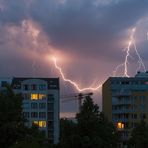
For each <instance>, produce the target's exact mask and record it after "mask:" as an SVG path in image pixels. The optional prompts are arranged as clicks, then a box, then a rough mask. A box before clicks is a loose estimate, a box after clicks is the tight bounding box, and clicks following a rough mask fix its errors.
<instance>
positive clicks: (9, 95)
mask: <svg viewBox="0 0 148 148" xmlns="http://www.w3.org/2000/svg"><path fill="white" fill-rule="evenodd" d="M24 122H25V119H24V118H23V116H22V96H21V94H14V93H13V91H12V89H11V88H10V87H9V86H7V90H6V91H4V92H1V93H0V145H1V146H2V147H3V148H8V147H14V148H25V147H34V146H33V145H35V147H36V148H38V147H43V145H44V141H45V137H44V135H43V134H42V133H41V132H40V131H39V130H38V128H37V127H34V126H33V127H32V128H28V127H25V126H24Z"/></svg>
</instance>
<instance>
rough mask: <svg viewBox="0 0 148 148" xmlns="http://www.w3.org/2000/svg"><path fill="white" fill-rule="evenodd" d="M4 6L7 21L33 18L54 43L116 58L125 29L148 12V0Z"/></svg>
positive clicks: (18, 1) (33, 1)
mask: <svg viewBox="0 0 148 148" xmlns="http://www.w3.org/2000/svg"><path fill="white" fill-rule="evenodd" d="M100 2H101V1H100ZM104 2H105V1H104ZM4 5H5V6H6V8H5V9H4V11H2V12H1V14H0V20H1V22H3V23H20V22H21V21H22V20H24V19H27V18H28V19H30V18H31V19H33V20H35V21H36V22H37V23H39V24H40V25H41V26H42V28H43V29H44V31H45V32H46V33H48V35H49V37H50V39H51V43H52V44H53V46H56V47H58V48H60V49H61V50H64V51H65V52H69V53H74V54H79V53H80V52H83V54H84V55H85V56H90V57H94V56H95V57H96V56H98V57H99V55H100V53H101V56H104V57H106V56H107V57H109V56H111V55H113V56H111V58H113V59H115V58H114V55H116V56H117V55H118V54H119V52H120V50H119V52H116V54H115V52H114V50H115V49H121V48H123V47H121V40H123V39H124V38H125V37H127V35H126V34H125V32H124V31H126V29H128V28H130V27H131V26H133V25H135V23H136V22H137V21H138V20H139V19H141V18H143V17H145V15H146V14H147V12H148V10H147V6H148V1H147V0H120V1H110V3H108V4H98V5H95V0H81V1H80V0H67V1H65V2H64V1H63V2H62V0H42V1H41V0H29V1H25V0H13V1H12V0H5V1H4ZM112 53H113V54H112Z"/></svg>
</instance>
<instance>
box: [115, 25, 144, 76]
mask: <svg viewBox="0 0 148 148" xmlns="http://www.w3.org/2000/svg"><path fill="white" fill-rule="evenodd" d="M135 32H136V27H134V28H133V29H132V31H131V35H130V40H129V42H128V45H127V47H126V48H125V51H126V55H125V60H124V63H122V64H120V65H118V66H117V67H116V68H115V70H114V71H113V75H114V76H116V73H117V71H118V69H119V68H121V67H124V74H123V76H124V77H129V74H128V64H129V62H128V59H129V58H130V57H132V56H131V55H130V51H131V50H132V48H131V46H132V45H133V47H134V48H133V49H134V51H135V53H136V55H137V57H138V67H137V70H136V71H139V70H140V69H141V68H143V70H144V71H146V68H145V65H144V63H143V60H142V58H141V56H140V54H139V52H138V49H137V46H136V42H135V38H134V36H135Z"/></svg>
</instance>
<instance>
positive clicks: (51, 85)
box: [0, 78, 59, 144]
mask: <svg viewBox="0 0 148 148" xmlns="http://www.w3.org/2000/svg"><path fill="white" fill-rule="evenodd" d="M6 83H8V84H10V85H11V87H12V89H13V91H14V92H15V93H21V94H22V96H23V104H22V108H23V115H24V117H25V119H26V122H25V124H26V126H28V127H31V126H32V125H33V124H36V125H37V126H38V127H39V129H40V130H42V131H44V132H45V135H46V137H47V138H48V140H49V142H50V143H54V144H57V143H58V142H59V79H58V78H8V79H4V78H1V79H0V86H1V87H0V88H1V90H2V89H4V85H5V84H6Z"/></svg>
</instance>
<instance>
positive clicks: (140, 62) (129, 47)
mask: <svg viewBox="0 0 148 148" xmlns="http://www.w3.org/2000/svg"><path fill="white" fill-rule="evenodd" d="M135 32H136V27H134V28H133V29H132V30H131V34H130V39H129V42H128V45H127V47H126V48H125V51H126V52H125V53H126V55H125V60H124V62H123V63H122V64H120V65H118V66H117V67H116V68H115V70H114V71H113V74H114V76H116V73H117V71H118V69H119V68H122V67H123V70H124V72H123V77H129V74H128V64H129V58H132V56H131V54H130V52H131V50H132V49H133V50H134V52H135V54H136V55H137V57H138V67H137V71H138V70H140V69H141V68H142V69H143V70H144V71H146V68H145V65H144V63H143V60H142V58H141V56H140V54H139V52H138V50H137V46H136V42H135V38H134V36H135ZM147 39H148V33H147ZM132 47H133V48H132ZM52 60H53V62H54V66H55V68H56V69H57V70H58V71H59V73H60V75H61V77H62V79H63V80H64V81H65V82H69V83H70V84H72V85H73V86H74V87H75V88H76V89H77V90H78V91H79V92H82V91H88V90H90V91H96V90H99V89H100V88H101V86H102V84H99V85H98V86H96V87H91V86H90V87H86V88H80V86H79V84H77V83H76V82H74V81H72V80H70V79H68V78H66V77H65V74H64V72H63V71H62V68H61V67H60V66H59V65H58V64H57V59H56V57H53V58H52Z"/></svg>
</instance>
